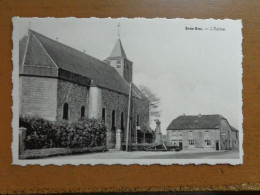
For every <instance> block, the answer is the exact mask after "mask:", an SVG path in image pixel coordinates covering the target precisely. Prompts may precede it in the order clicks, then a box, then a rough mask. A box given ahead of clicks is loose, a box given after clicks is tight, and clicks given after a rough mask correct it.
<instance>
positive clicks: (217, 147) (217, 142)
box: [216, 141, 219, 150]
mask: <svg viewBox="0 0 260 195" xmlns="http://www.w3.org/2000/svg"><path fill="white" fill-rule="evenodd" d="M216 150H219V141H216Z"/></svg>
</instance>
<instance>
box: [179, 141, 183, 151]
mask: <svg viewBox="0 0 260 195" xmlns="http://www.w3.org/2000/svg"><path fill="white" fill-rule="evenodd" d="M179 147H180V148H181V149H182V141H179Z"/></svg>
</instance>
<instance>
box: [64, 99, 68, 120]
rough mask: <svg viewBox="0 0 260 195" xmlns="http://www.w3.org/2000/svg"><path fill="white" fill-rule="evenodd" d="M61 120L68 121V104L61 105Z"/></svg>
mask: <svg viewBox="0 0 260 195" xmlns="http://www.w3.org/2000/svg"><path fill="white" fill-rule="evenodd" d="M63 119H64V120H68V119H69V104H68V103H65V104H64V105H63Z"/></svg>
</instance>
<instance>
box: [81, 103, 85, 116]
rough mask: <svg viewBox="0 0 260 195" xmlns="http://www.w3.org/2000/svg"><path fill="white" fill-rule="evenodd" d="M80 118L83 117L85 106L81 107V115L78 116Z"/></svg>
mask: <svg viewBox="0 0 260 195" xmlns="http://www.w3.org/2000/svg"><path fill="white" fill-rule="evenodd" d="M80 116H81V118H83V117H85V106H82V107H81V114H80Z"/></svg>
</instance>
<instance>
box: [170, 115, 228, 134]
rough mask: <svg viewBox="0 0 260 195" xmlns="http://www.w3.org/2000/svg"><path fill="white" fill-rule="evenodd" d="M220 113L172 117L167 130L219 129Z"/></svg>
mask: <svg viewBox="0 0 260 195" xmlns="http://www.w3.org/2000/svg"><path fill="white" fill-rule="evenodd" d="M222 119H225V118H224V117H222V116H221V115H182V116H179V117H177V118H176V119H174V120H173V121H172V122H171V123H170V125H169V126H168V127H167V130H186V129H219V127H220V122H221V120H222Z"/></svg>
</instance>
